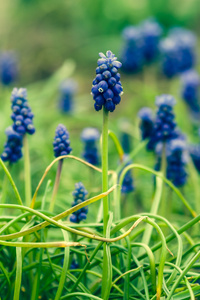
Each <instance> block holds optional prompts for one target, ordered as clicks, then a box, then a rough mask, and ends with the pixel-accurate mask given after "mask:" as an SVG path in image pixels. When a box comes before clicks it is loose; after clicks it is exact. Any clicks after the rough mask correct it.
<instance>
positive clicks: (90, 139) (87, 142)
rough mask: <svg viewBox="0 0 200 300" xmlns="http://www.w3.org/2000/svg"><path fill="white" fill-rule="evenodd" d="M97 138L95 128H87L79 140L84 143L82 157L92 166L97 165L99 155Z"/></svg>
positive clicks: (97, 133) (97, 132) (97, 134)
mask: <svg viewBox="0 0 200 300" xmlns="http://www.w3.org/2000/svg"><path fill="white" fill-rule="evenodd" d="M99 137H100V134H99V131H98V130H97V129H96V128H91V127H87V128H85V129H84V130H83V131H82V133H81V140H82V142H83V143H84V150H83V153H82V156H83V158H84V159H85V160H86V161H87V162H89V163H90V164H93V165H94V166H97V165H99V153H98V148H97V145H96V142H97V140H98V139H99Z"/></svg>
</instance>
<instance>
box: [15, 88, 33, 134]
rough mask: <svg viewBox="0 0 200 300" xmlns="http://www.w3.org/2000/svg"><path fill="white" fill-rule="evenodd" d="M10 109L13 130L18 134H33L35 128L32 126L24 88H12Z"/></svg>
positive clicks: (31, 115)
mask: <svg viewBox="0 0 200 300" xmlns="http://www.w3.org/2000/svg"><path fill="white" fill-rule="evenodd" d="M11 103H12V104H11V108H12V111H13V113H12V115H11V119H12V120H13V122H14V124H13V129H14V130H15V131H16V132H18V133H19V134H22V135H24V134H25V133H28V134H33V133H34V132H35V127H34V125H33V117H34V115H33V113H32V111H31V108H30V107H29V104H28V100H27V90H26V89H24V88H20V89H17V88H14V89H13V91H12V95H11Z"/></svg>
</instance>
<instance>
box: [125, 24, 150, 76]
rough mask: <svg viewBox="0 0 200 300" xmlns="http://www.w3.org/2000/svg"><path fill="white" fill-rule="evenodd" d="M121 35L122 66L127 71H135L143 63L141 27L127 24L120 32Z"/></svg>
mask: <svg viewBox="0 0 200 300" xmlns="http://www.w3.org/2000/svg"><path fill="white" fill-rule="evenodd" d="M122 37H123V40H124V45H123V48H122V51H121V62H122V65H123V67H122V68H123V70H124V71H125V72H127V73H137V72H139V71H140V70H141V69H142V67H143V63H144V41H143V37H142V32H141V28H139V27H136V26H127V27H126V28H125V29H124V30H123V32H122Z"/></svg>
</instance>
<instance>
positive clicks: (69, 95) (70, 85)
mask: <svg viewBox="0 0 200 300" xmlns="http://www.w3.org/2000/svg"><path fill="white" fill-rule="evenodd" d="M59 90H60V99H59V108H60V110H61V111H62V112H64V113H68V112H71V111H72V109H73V102H74V94H75V92H76V90H77V83H76V82H75V81H74V80H72V79H68V80H65V81H63V82H62V83H61V85H60V89H59Z"/></svg>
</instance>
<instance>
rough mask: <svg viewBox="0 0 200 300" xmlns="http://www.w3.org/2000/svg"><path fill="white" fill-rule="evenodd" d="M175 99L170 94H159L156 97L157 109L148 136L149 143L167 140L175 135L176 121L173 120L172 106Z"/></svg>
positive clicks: (153, 143)
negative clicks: (150, 132)
mask: <svg viewBox="0 0 200 300" xmlns="http://www.w3.org/2000/svg"><path fill="white" fill-rule="evenodd" d="M175 103H176V101H175V99H174V97H173V96H171V95H161V96H159V97H157V98H156V105H157V106H158V110H157V113H156V119H155V122H154V127H153V130H152V134H151V136H150V143H151V144H152V145H155V144H157V143H158V142H167V141H169V140H171V139H174V138H176V137H177V132H176V130H175V128H176V122H175V121H174V118H175V115H174V112H173V106H174V105H175Z"/></svg>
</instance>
